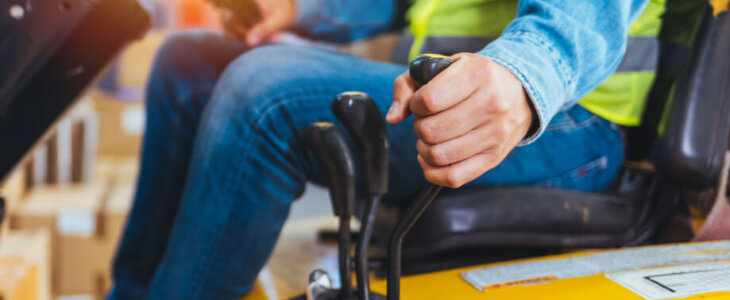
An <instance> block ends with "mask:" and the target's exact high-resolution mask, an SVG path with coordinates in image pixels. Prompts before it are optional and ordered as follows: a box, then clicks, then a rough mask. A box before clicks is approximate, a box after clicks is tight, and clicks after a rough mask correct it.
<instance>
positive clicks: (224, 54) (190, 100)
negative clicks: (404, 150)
mask: <svg viewBox="0 0 730 300" xmlns="http://www.w3.org/2000/svg"><path fill="white" fill-rule="evenodd" d="M244 50H245V49H244V46H243V45H242V44H240V43H236V42H230V41H227V40H225V39H224V38H223V37H222V36H221V35H220V34H217V33H214V32H210V31H187V32H183V33H181V34H177V35H174V36H172V37H170V38H169V39H168V40H167V41H166V42H165V43H164V45H163V46H162V48H161V49H160V51H159V53H158V55H157V58H156V60H155V64H154V67H153V69H152V73H151V76H150V82H149V87H148V90H147V128H146V132H145V137H144V146H143V153H142V162H141V163H142V166H141V173H140V177H139V182H138V189H137V194H136V196H135V201H134V206H133V208H132V211H131V214H130V217H129V221H128V222H127V227H126V229H125V232H124V236H123V239H122V242H121V244H120V247H119V250H118V253H117V256H116V259H115V261H114V266H113V277H114V287H113V289H112V291H111V292H110V295H109V298H110V299H139V298H141V297H142V295H143V293H144V291H145V290H146V288H147V285H148V284H149V281H150V280H151V278H152V275H153V274H154V271H155V269H156V268H157V264H158V263H159V261H160V260H161V258H162V254H163V253H164V251H165V246H166V245H167V237H168V235H169V231H170V229H171V227H172V223H173V221H174V218H175V213H176V212H177V208H178V205H179V202H180V195H181V194H182V190H183V186H184V183H185V174H186V173H187V168H188V163H189V161H190V155H191V152H192V148H193V140H194V139H195V132H196V129H197V126H198V121H199V119H200V115H201V114H202V110H203V107H204V106H205V104H206V103H207V101H208V99H209V98H210V94H211V93H212V91H213V87H214V86H215V82H216V81H217V79H218V77H219V76H220V74H221V73H222V72H223V70H224V69H225V66H226V65H228V63H230V62H231V61H233V59H235V58H236V57H237V56H238V55H239V54H240V53H242V52H243V51H244Z"/></svg>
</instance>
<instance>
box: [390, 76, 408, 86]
mask: <svg viewBox="0 0 730 300" xmlns="http://www.w3.org/2000/svg"><path fill="white" fill-rule="evenodd" d="M405 85H406V78H405V75H400V76H398V77H397V78H395V81H394V82H393V87H395V88H400V87H403V86H405Z"/></svg>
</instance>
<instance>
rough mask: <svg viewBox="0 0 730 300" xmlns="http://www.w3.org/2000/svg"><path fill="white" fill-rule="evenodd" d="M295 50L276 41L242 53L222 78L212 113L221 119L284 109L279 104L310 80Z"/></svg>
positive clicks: (256, 116) (253, 115) (262, 115)
mask: <svg viewBox="0 0 730 300" xmlns="http://www.w3.org/2000/svg"><path fill="white" fill-rule="evenodd" d="M295 51H296V48H293V47H289V46H278V45H272V46H264V47H259V48H256V49H253V50H251V51H248V52H246V53H245V54H243V55H241V56H240V57H238V58H237V59H236V60H235V61H233V62H232V63H231V64H230V65H229V66H228V68H227V69H226V71H225V72H224V73H223V75H222V76H221V78H220V79H219V81H218V84H217V85H216V88H215V91H214V93H213V97H212V98H211V103H210V104H209V107H208V112H209V114H215V115H217V116H218V119H226V118H236V117H245V118H247V119H248V120H249V121H252V120H254V119H260V118H262V117H264V116H267V115H270V114H272V113H275V112H276V111H280V110H278V109H275V108H282V106H285V102H286V101H290V100H291V99H292V98H295V97H297V94H299V93H302V89H301V87H302V85H305V84H306V83H304V82H303V81H306V78H305V77H306V75H305V73H304V72H302V70H301V68H300V64H299V61H300V60H301V59H302V58H301V57H298V55H297V53H296V52H295ZM226 115H228V116H226ZM224 116H225V117H224Z"/></svg>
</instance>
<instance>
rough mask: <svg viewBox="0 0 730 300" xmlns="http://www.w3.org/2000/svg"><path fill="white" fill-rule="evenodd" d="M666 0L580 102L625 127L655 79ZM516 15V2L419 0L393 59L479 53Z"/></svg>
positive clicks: (636, 120)
mask: <svg viewBox="0 0 730 300" xmlns="http://www.w3.org/2000/svg"><path fill="white" fill-rule="evenodd" d="M665 1H666V0H651V1H650V2H649V4H648V5H647V7H646V8H645V9H644V11H643V12H642V13H641V15H640V16H639V17H638V18H637V20H636V21H634V23H633V24H632V26H631V27H630V29H629V32H628V43H627V46H626V54H625V55H624V58H623V60H622V62H621V64H620V65H619V67H618V69H617V70H616V72H615V73H614V74H613V75H611V77H609V78H608V79H606V80H605V81H604V82H603V83H602V84H601V85H600V86H599V87H597V88H596V89H595V90H593V91H592V92H591V93H589V94H588V95H586V96H585V97H583V99H581V100H580V102H579V104H580V105H581V106H583V107H584V108H586V109H587V110H589V111H591V112H593V113H595V114H597V115H599V116H601V117H603V118H605V119H607V120H609V121H611V122H614V123H617V124H620V125H624V126H638V125H640V123H641V115H642V113H643V110H644V105H645V103H646V97H647V95H648V94H649V89H650V88H651V85H652V83H653V81H654V77H655V75H656V68H657V64H658V56H659V40H658V37H657V36H658V34H659V30H660V28H661V15H662V14H663V13H664V10H665V8H664V4H665ZM516 15H517V0H416V1H415V2H414V3H413V5H412V6H411V7H410V8H409V10H408V12H407V14H406V19H407V20H408V21H409V23H410V26H409V28H408V31H407V34H406V35H405V37H404V38H403V40H402V41H401V43H400V44H399V45H398V46H397V47H396V50H395V52H394V55H393V59H394V60H395V61H397V62H403V63H405V62H407V61H410V60H411V59H413V58H415V57H416V56H417V55H418V54H421V53H439V54H444V55H451V54H454V53H457V52H476V51H479V50H481V49H482V48H484V46H486V45H487V44H488V43H489V42H490V41H492V40H494V39H496V38H497V37H499V35H500V34H501V33H502V31H503V30H504V28H505V27H507V25H508V24H509V23H510V22H511V21H512V19H514V17H515V16H516Z"/></svg>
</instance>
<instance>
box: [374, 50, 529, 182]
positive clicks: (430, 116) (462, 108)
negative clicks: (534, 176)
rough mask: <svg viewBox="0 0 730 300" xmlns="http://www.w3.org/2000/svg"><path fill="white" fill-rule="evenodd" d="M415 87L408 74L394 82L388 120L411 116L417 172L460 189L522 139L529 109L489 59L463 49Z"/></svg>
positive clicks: (515, 84)
mask: <svg viewBox="0 0 730 300" xmlns="http://www.w3.org/2000/svg"><path fill="white" fill-rule="evenodd" d="M452 58H453V59H454V60H456V62H455V63H454V64H452V65H451V66H449V67H448V68H447V69H446V70H444V71H443V72H441V73H440V74H439V75H437V76H436V77H435V78H434V79H433V80H431V81H430V82H429V83H428V84H426V85H424V86H423V87H421V88H420V89H418V90H417V91H416V90H415V87H414V83H413V81H412V79H411V77H410V75H409V74H408V72H406V73H403V74H401V75H400V76H398V78H397V79H396V80H395V84H394V92H393V104H392V106H391V107H390V110H389V111H388V115H387V117H386V119H387V121H388V123H391V124H396V123H399V122H401V121H403V120H404V119H405V118H407V117H408V115H409V114H410V113H413V114H414V115H415V116H416V119H415V121H414V123H413V129H414V130H415V132H416V136H417V137H418V142H417V143H416V148H417V150H418V162H419V163H420V164H421V168H422V169H423V174H424V175H425V177H426V180H428V181H429V182H431V183H434V184H438V185H443V186H448V187H452V188H457V187H460V186H462V185H464V184H466V183H467V182H469V181H471V180H473V179H475V178H477V177H479V176H480V175H482V174H484V173H485V172H487V171H488V170H490V169H492V168H494V167H496V166H497V165H498V164H499V163H500V162H502V160H504V158H505V157H507V155H508V154H509V153H510V152H511V151H512V149H514V147H516V146H517V144H519V142H520V141H521V140H522V139H523V138H524V137H525V135H526V134H527V132H528V130H529V129H530V125H531V123H532V110H531V107H530V104H529V102H528V100H527V95H526V94H525V91H524V89H523V87H522V83H521V82H520V81H519V80H518V79H517V78H516V77H515V76H514V75H513V74H512V73H511V72H510V71H509V70H507V69H506V68H504V67H503V66H501V65H500V64H498V63H496V62H494V61H492V60H491V59H489V58H487V57H484V56H481V55H476V54H468V53H460V54H457V55H454V56H453V57H452Z"/></svg>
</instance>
